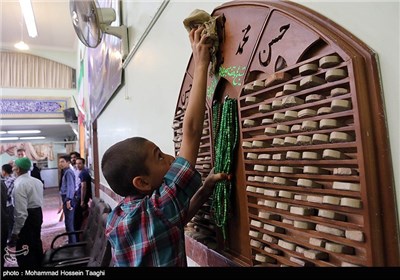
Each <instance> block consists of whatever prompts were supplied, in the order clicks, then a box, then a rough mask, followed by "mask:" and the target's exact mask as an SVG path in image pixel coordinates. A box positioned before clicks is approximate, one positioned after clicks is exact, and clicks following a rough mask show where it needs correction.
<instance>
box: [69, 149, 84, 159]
mask: <svg viewBox="0 0 400 280" xmlns="http://www.w3.org/2000/svg"><path fill="white" fill-rule="evenodd" d="M72 155H75V156H76V158H80V157H81V154H80V153H78V152H76V151H74V152H70V153H69V156H70V157H71V156H72Z"/></svg>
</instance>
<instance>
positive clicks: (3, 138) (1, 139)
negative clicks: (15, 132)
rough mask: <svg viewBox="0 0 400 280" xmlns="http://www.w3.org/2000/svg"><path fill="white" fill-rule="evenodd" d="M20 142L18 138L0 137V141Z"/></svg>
mask: <svg viewBox="0 0 400 280" xmlns="http://www.w3.org/2000/svg"><path fill="white" fill-rule="evenodd" d="M13 140H18V137H0V141H13Z"/></svg>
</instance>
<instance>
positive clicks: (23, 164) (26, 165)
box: [15, 157, 32, 171]
mask: <svg viewBox="0 0 400 280" xmlns="http://www.w3.org/2000/svg"><path fill="white" fill-rule="evenodd" d="M15 165H16V166H18V167H19V168H20V169H23V170H25V171H28V170H29V169H31V165H32V164H31V161H30V160H29V158H27V157H23V158H19V159H16V160H15Z"/></svg>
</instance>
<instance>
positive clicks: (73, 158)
mask: <svg viewBox="0 0 400 280" xmlns="http://www.w3.org/2000/svg"><path fill="white" fill-rule="evenodd" d="M69 156H70V158H71V164H70V168H71V169H72V170H73V171H74V174H75V192H77V191H78V189H80V187H81V179H79V173H81V172H80V170H79V169H78V167H77V166H76V159H77V158H80V157H81V154H80V153H78V152H76V151H74V152H71V153H69Z"/></svg>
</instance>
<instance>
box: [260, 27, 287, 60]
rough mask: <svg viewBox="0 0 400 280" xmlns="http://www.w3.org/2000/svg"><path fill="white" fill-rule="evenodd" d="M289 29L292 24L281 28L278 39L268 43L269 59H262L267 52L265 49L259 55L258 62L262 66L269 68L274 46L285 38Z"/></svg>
mask: <svg viewBox="0 0 400 280" xmlns="http://www.w3.org/2000/svg"><path fill="white" fill-rule="evenodd" d="M289 27H290V24H286V25H283V26H281V28H279V32H280V34H279V35H278V36H277V37H276V38H274V39H272V40H271V42H269V43H268V55H267V59H265V60H263V59H262V54H265V52H266V51H265V49H264V50H262V51H260V52H259V53H258V60H259V61H260V64H261V65H262V66H264V67H267V66H268V65H269V63H270V62H271V53H272V49H271V48H272V45H274V44H275V43H277V42H279V41H280V40H282V38H283V36H284V35H285V33H286V31H288V29H289ZM261 53H262V54H261Z"/></svg>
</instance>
